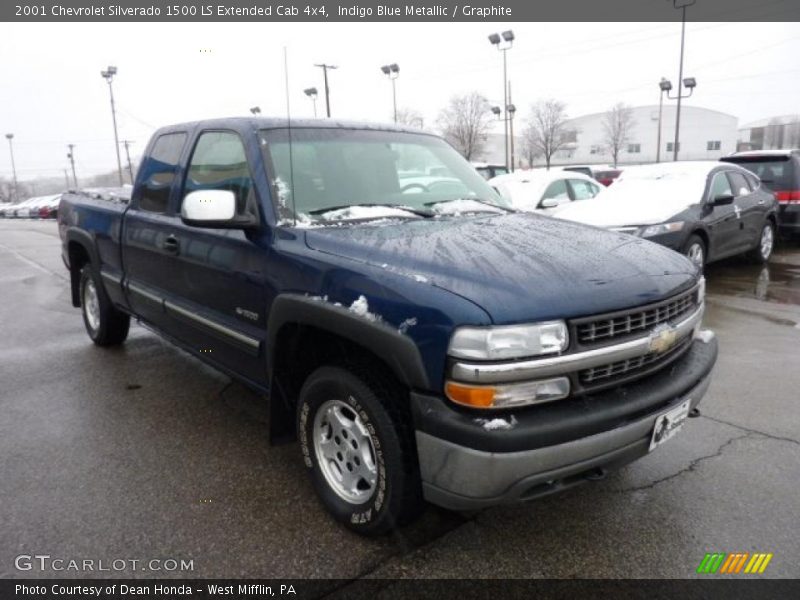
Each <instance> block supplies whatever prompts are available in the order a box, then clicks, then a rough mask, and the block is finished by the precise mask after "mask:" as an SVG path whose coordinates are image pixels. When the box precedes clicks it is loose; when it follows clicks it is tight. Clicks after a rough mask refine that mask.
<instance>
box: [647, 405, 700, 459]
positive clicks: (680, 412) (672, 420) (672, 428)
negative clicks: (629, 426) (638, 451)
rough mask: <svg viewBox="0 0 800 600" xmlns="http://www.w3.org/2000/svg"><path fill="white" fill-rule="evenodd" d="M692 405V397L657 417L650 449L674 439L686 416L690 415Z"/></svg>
mask: <svg viewBox="0 0 800 600" xmlns="http://www.w3.org/2000/svg"><path fill="white" fill-rule="evenodd" d="M691 405H692V401H691V399H690V398H687V399H686V400H684V401H683V402H681V403H680V404H679V405H678V406H676V407H675V408H673V409H670V410H668V411H667V412H665V413H663V414H661V415H659V416H658V417H656V422H655V425H654V426H653V433H652V435H651V436H650V451H651V452H652V451H653V450H654V449H655V448H656V447H657V446H660V445H661V444H663V443H664V442H666V441H667V440H670V439H672V438H673V437H675V435H677V433H678V431H680V429H681V427H683V424H684V422H685V421H686V418H687V417H688V416H689V408H690V407H691Z"/></svg>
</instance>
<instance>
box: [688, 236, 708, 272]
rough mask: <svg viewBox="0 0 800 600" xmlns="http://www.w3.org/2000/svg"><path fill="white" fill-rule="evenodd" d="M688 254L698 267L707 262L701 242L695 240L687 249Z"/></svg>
mask: <svg viewBox="0 0 800 600" xmlns="http://www.w3.org/2000/svg"><path fill="white" fill-rule="evenodd" d="M686 256H687V257H688V258H689V260H691V261H692V262H693V263H694V264H696V265H697V266H698V267H702V266H703V265H704V264H705V258H706V257H705V250H703V246H702V244H700V243H699V242H695V243H693V244H692V245H691V246H689V249H688V250H687V251H686Z"/></svg>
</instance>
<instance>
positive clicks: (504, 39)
mask: <svg viewBox="0 0 800 600" xmlns="http://www.w3.org/2000/svg"><path fill="white" fill-rule="evenodd" d="M489 42H490V43H491V44H492V45H493V46H495V47H496V48H497V49H498V50H500V51H502V53H503V109H504V110H505V114H504V118H503V138H504V145H505V153H506V169H508V168H509V166H508V63H507V59H506V53H507V52H508V50H510V49H511V46H513V45H514V32H513V31H511V30H510V29H509V30H508V31H504V32H503V33H502V34H497V33H493V34H492V35H490V36H489Z"/></svg>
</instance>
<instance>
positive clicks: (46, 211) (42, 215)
mask: <svg viewBox="0 0 800 600" xmlns="http://www.w3.org/2000/svg"><path fill="white" fill-rule="evenodd" d="M49 216H50V209H49V208H48V207H46V206H43V207H42V208H40V209H39V218H40V219H46V218H47V217H49Z"/></svg>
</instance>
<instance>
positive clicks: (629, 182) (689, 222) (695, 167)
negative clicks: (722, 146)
mask: <svg viewBox="0 0 800 600" xmlns="http://www.w3.org/2000/svg"><path fill="white" fill-rule="evenodd" d="M558 217H559V218H563V219H569V220H572V221H578V222H581V223H587V224H589V225H596V226H599V227H605V228H607V229H613V230H616V231H620V232H624V233H630V234H633V235H637V236H639V237H643V238H647V239H649V240H652V241H654V242H657V243H659V244H662V245H664V246H667V247H669V248H672V249H673V250H677V251H678V252H681V253H683V254H685V255H686V256H688V257H689V258H690V259H692V261H694V262H695V263H696V264H698V265H704V264H706V263H708V262H712V261H715V260H719V259H721V258H726V257H728V256H733V255H737V254H744V253H747V254H748V255H749V256H750V257H751V258H752V259H753V260H756V261H758V262H766V261H768V260H769V257H770V256H771V255H772V249H773V247H774V245H775V232H776V229H777V226H778V202H777V200H776V199H775V196H774V194H773V193H772V191H770V190H769V189H768V188H766V187H765V186H762V185H761V181H760V180H759V178H758V177H757V176H756V175H755V174H753V173H751V172H750V171H748V170H746V169H743V168H741V167H739V166H737V165H733V164H725V163H719V162H677V163H662V164H656V165H647V166H642V167H630V168H626V169H625V171H624V172H623V173H622V175H621V177H620V178H619V179H617V181H616V183H614V185H613V186H611V187H609V188H606V189H604V190H603V191H602V192H600V194H598V195H597V196H596V197H595V198H593V199H590V200H585V201H583V202H576V203H574V205H571V206H567V207H566V208H564V209H563V210H562V211H561V212H559V213H558Z"/></svg>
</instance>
